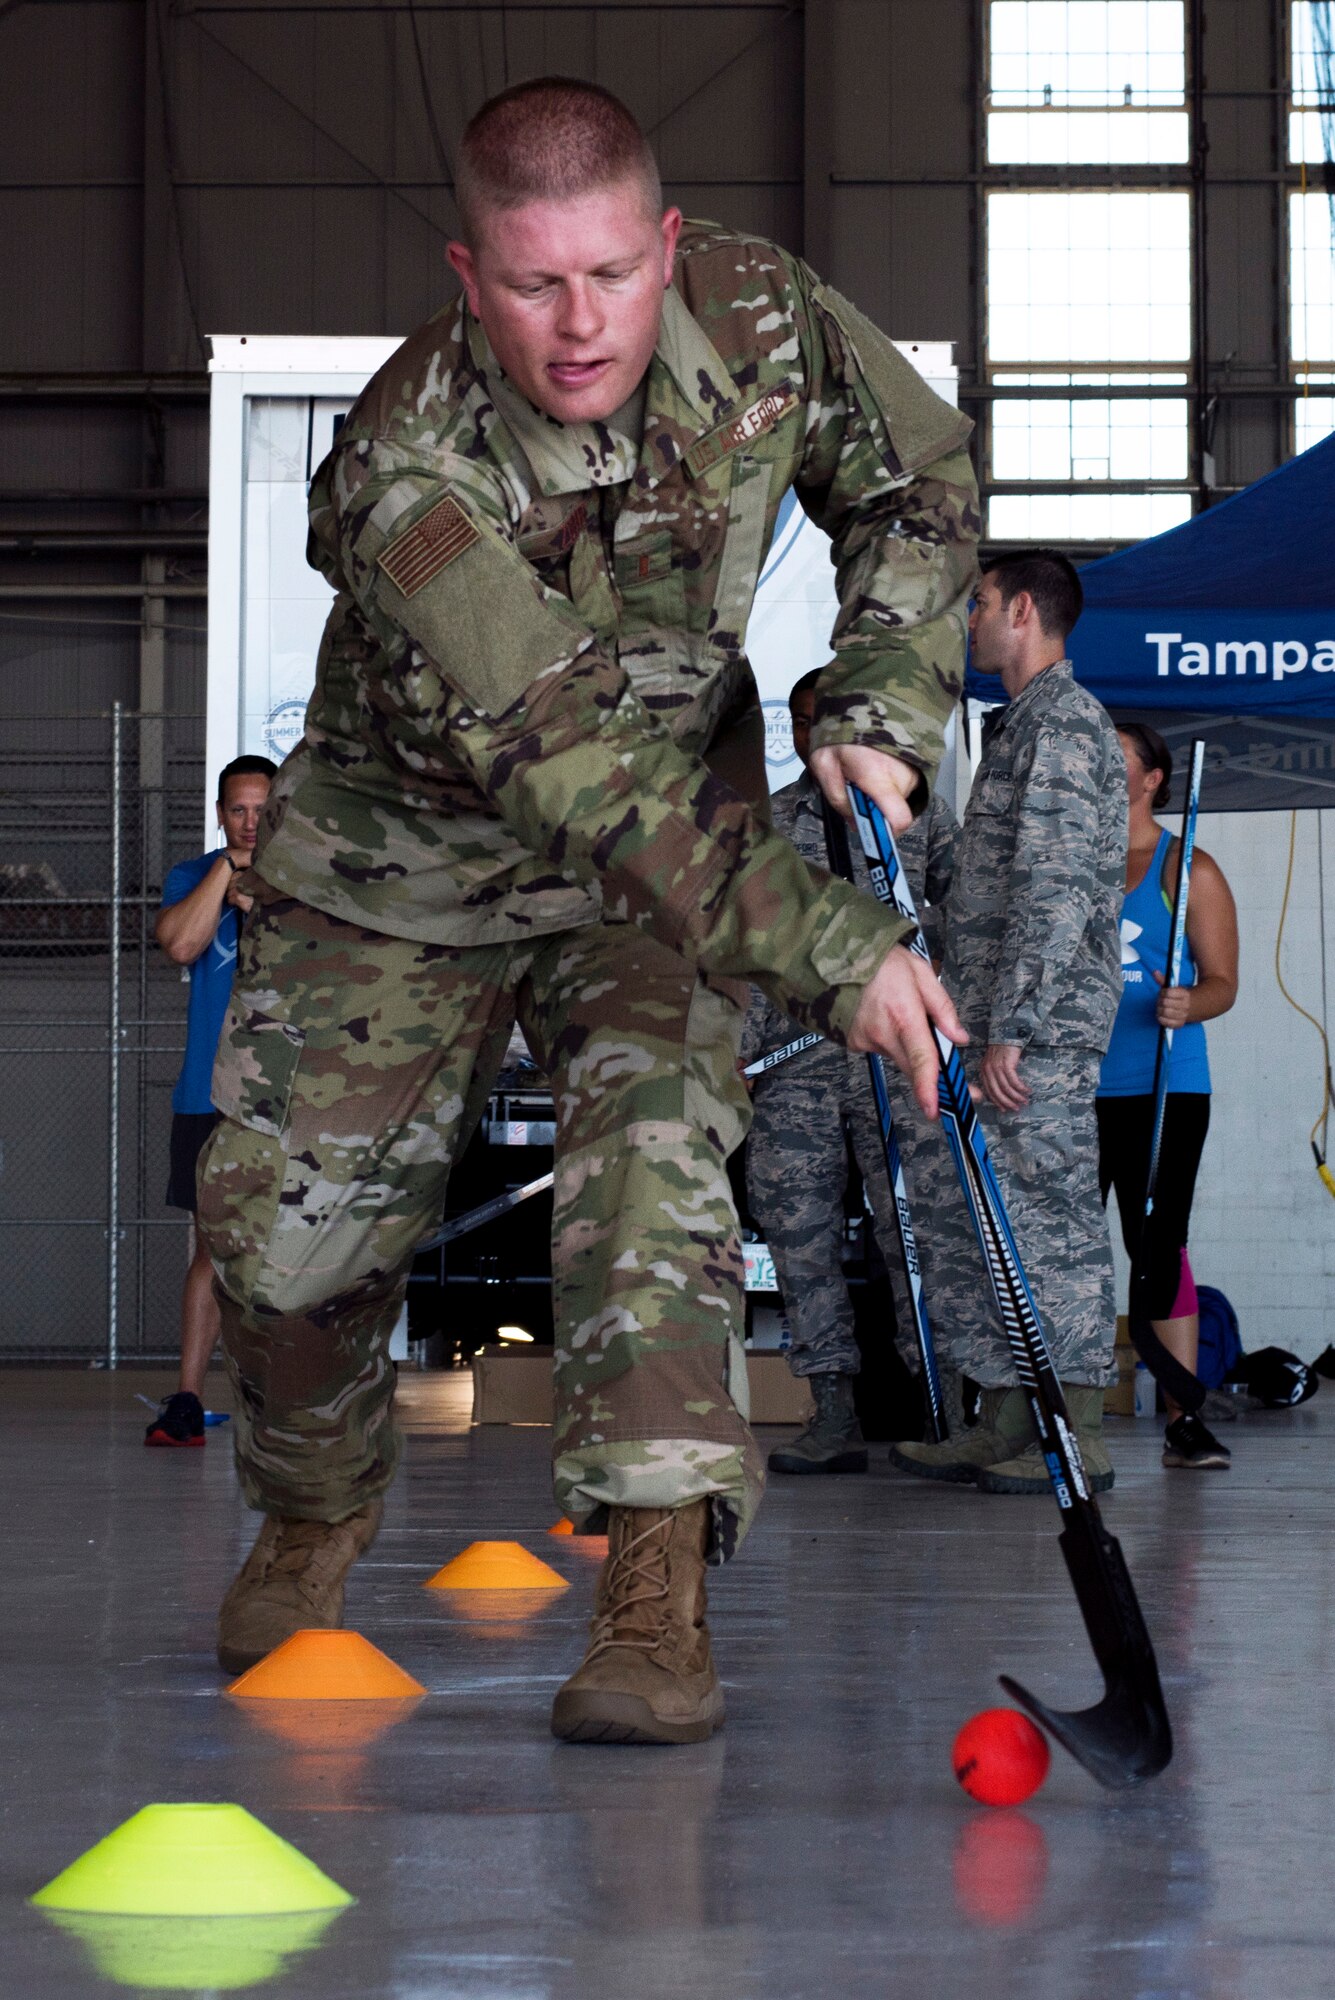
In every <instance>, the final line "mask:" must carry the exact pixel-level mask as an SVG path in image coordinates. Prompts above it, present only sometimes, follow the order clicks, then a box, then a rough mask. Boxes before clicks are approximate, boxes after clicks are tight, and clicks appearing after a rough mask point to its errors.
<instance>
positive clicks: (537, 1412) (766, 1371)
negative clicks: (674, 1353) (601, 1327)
mask: <svg viewBox="0 0 1335 2000" xmlns="http://www.w3.org/2000/svg"><path fill="white" fill-rule="evenodd" d="M746 1362H747V1375H748V1377H749V1379H750V1384H751V1421H752V1423H753V1424H804V1423H805V1422H806V1420H807V1417H808V1416H809V1415H810V1412H811V1391H810V1390H809V1389H808V1388H807V1385H806V1383H805V1382H800V1381H798V1380H797V1379H796V1378H795V1377H794V1376H793V1375H791V1374H790V1373H789V1370H788V1363H787V1361H786V1359H785V1358H784V1356H783V1355H782V1354H748V1355H747V1357H746ZM551 1421H552V1349H551V1348H550V1347H525V1348H523V1349H522V1350H521V1351H516V1350H515V1349H514V1348H513V1347H506V1346H504V1345H498V1346H494V1347H482V1348H479V1349H478V1351H477V1353H476V1354H475V1355H474V1356H473V1422H474V1423H475V1424H550V1423H551Z"/></svg>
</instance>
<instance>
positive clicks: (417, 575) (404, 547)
mask: <svg viewBox="0 0 1335 2000" xmlns="http://www.w3.org/2000/svg"><path fill="white" fill-rule="evenodd" d="M480 539H481V537H480V536H479V534H478V531H477V529H476V528H475V527H474V526H473V523H472V522H471V521H470V520H469V518H468V516H467V514H465V512H464V510H463V508H462V507H461V506H459V504H458V502H457V501H455V500H451V499H448V498H446V499H444V500H439V501H437V503H436V505H435V506H434V507H433V508H432V509H431V512H430V513H429V514H423V516H422V518H421V520H420V521H416V522H414V523H413V526H412V527H411V528H409V530H408V532H407V534H405V535H400V536H399V537H398V539H397V541H393V542H391V543H390V544H389V546H388V548H386V549H384V550H382V552H381V554H380V557H379V563H380V567H381V569H382V570H384V572H385V575H386V576H387V577H388V578H389V580H390V582H391V583H392V584H394V585H395V586H396V587H397V589H399V590H400V591H401V592H402V593H403V595H404V596H405V597H415V596H416V595H417V592H418V591H419V590H421V589H422V587H423V585H424V584H428V583H430V581H431V579H432V577H433V576H439V575H440V572H441V571H442V570H443V569H444V568H445V565H446V564H447V563H452V562H453V561H454V558H455V557H456V556H461V555H462V554H463V552H464V550H465V549H467V548H471V547H472V545H473V543H474V542H476V541H479V540H480Z"/></svg>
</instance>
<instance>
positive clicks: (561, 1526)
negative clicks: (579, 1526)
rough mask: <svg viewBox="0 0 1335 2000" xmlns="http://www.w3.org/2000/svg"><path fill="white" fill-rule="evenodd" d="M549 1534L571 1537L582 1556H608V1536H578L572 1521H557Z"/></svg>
mask: <svg viewBox="0 0 1335 2000" xmlns="http://www.w3.org/2000/svg"><path fill="white" fill-rule="evenodd" d="M547 1533H548V1534H549V1535H569V1536H571V1538H572V1539H573V1541H574V1545H575V1547H576V1548H577V1549H578V1550H579V1552H580V1554H581V1555H582V1556H599V1557H602V1556H605V1555H606V1554H607V1537H606V1535H577V1534H576V1533H575V1528H574V1523H573V1522H571V1521H557V1522H555V1523H554V1525H553V1526H552V1527H550V1528H548V1530H547Z"/></svg>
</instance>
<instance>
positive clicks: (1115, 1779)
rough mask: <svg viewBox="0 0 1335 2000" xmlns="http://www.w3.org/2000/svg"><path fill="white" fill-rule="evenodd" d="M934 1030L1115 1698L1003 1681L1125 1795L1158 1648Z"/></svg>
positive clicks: (1151, 1738)
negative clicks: (1077, 1701) (1050, 1703)
mask: <svg viewBox="0 0 1335 2000" xmlns="http://www.w3.org/2000/svg"><path fill="white" fill-rule="evenodd" d="M849 795H850V799H851V802H852V805H853V810H854V818H855V821H856V823H857V827H858V832H859V835H860V836H861V839H862V845H863V851H864V852H865V854H866V856H867V861H868V868H869V872H870V875H871V882H872V888H873V890H874V892H875V894H876V895H877V897H878V899H879V900H880V901H882V902H884V903H886V904H889V905H891V906H892V907H894V908H895V909H897V910H898V911H899V912H900V914H901V915H902V916H904V917H905V918H906V919H907V920H908V921H909V922H911V923H913V924H914V925H915V926H916V924H917V913H916V911H915V910H914V908H913V899H912V896H911V895H910V893H909V890H908V886H907V883H906V882H905V880H904V875H903V870H902V868H901V866H900V862H899V856H898V854H897V852H896V850H895V844H894V839H893V837H892V835H891V833H890V829H889V827H888V826H887V824H886V822H885V820H884V818H883V817H882V815H881V813H880V811H879V810H878V808H877V807H876V806H875V805H874V804H873V803H872V802H871V801H870V800H869V799H867V798H865V797H864V796H863V794H862V793H861V792H859V791H857V790H856V789H855V788H853V787H852V786H850V787H849ZM920 937H921V934H920V933H919V935H918V937H915V938H914V939H913V941H912V942H913V947H914V948H918V947H919V946H920ZM934 1033H935V1041H936V1048H937V1056H938V1059H939V1061H940V1064H941V1072H940V1081H939V1099H940V1108H941V1114H942V1124H943V1126H944V1128H945V1134H946V1138H947V1140H948V1141H949V1144H950V1150H951V1153H952V1155H953V1157H954V1160H955V1166H956V1170H957V1172H958V1174H959V1179H960V1185H961V1189H962V1192H963V1194H964V1197H965V1201H966V1203H967V1204H968V1207H969V1212H970V1216H971V1219H972V1221H973V1225H974V1229H975V1232H976V1234H977V1237H978V1242H979V1247H980V1249H981V1251H982V1254H983V1261H984V1264H985V1266H986V1268H987V1271H988V1275H989V1278H990V1279H991V1282H992V1287H993V1291H994V1294H995V1297H996V1304H997V1311H998V1313H999V1314H1000V1317H1001V1321H1002V1325H1003V1327H1004V1329H1005V1334H1006V1339H1007V1342H1008V1344H1009V1346H1010V1349H1011V1353H1012V1357H1013V1360H1014V1363H1015V1367H1016V1371H1017V1374H1018V1378H1019V1381H1020V1383H1021V1385H1022V1387H1023V1389H1024V1392H1025V1395H1026V1397H1027V1399H1028V1402H1029V1408H1030V1413H1031V1416H1032V1419H1033V1424H1034V1430H1035V1433H1036V1436H1037V1438H1038V1440H1039V1443H1040V1449H1041V1451H1042V1454H1043V1458H1044V1461H1045V1463H1046V1465H1047V1468H1048V1474H1049V1478H1050V1480H1051V1484H1052V1490H1053V1495H1054V1497H1055V1499H1056V1501H1057V1503H1058V1505H1059V1507H1060V1508H1061V1512H1062V1522H1063V1526H1062V1533H1061V1537H1060V1547H1061V1551H1062V1557H1063V1559H1064V1561H1065V1563H1066V1568H1067V1573H1068V1575H1069V1576H1070V1579H1071V1585H1072V1588H1073V1589H1074V1591H1075V1595H1076V1602H1077V1603H1078V1604H1079V1606H1080V1615H1081V1617H1082V1619H1083V1620H1084V1624H1085V1630H1086V1631H1087V1633H1088V1634H1089V1641H1090V1645H1091V1647H1092V1648H1093V1652H1094V1657H1095V1659H1096V1660H1097V1662H1098V1664H1099V1668H1100V1671H1101V1672H1102V1675H1103V1682H1104V1696H1103V1700H1102V1701H1100V1702H1097V1703H1096V1704H1095V1705H1094V1706H1093V1707H1092V1708H1088V1709H1084V1710H1077V1711H1071V1712H1068V1711H1064V1710H1059V1709H1050V1708H1048V1707H1047V1705H1046V1704H1045V1703H1043V1702H1040V1701H1038V1700H1037V1698H1036V1697H1035V1696H1033V1695H1032V1694H1030V1693H1029V1692H1028V1690H1027V1689H1025V1688H1023V1687H1021V1686H1020V1685H1019V1684H1018V1683H1017V1682H1016V1681H1014V1680H1012V1679H1011V1678H1010V1677H1009V1676H1006V1675H1003V1676H1002V1677H1001V1684H1002V1686H1003V1687H1004V1688H1005V1689H1006V1690H1007V1692H1008V1693H1010V1694H1012V1695H1014V1697H1015V1699H1016V1700H1017V1701H1019V1702H1020V1703H1021V1705H1022V1706H1023V1707H1024V1708H1026V1709H1027V1710H1028V1711H1029V1713H1030V1714H1031V1715H1032V1716H1033V1717H1034V1718H1035V1720H1036V1721H1038V1722H1041V1723H1042V1724H1043V1726H1044V1728H1046V1729H1048V1730H1049V1731H1050V1732H1051V1734H1052V1735H1053V1736H1054V1737H1055V1739H1056V1740H1057V1742H1058V1743H1060V1744H1061V1745H1062V1747H1063V1749H1065V1750H1067V1751H1069V1753H1070V1754H1071V1756H1073V1757H1074V1758H1075V1759H1076V1761H1077V1762H1078V1763H1079V1764H1082V1765H1083V1766H1084V1768H1085V1770H1087V1771H1088V1772H1089V1774H1090V1776H1091V1777H1092V1778H1094V1779H1095V1780H1096V1781H1097V1782H1098V1783H1099V1784H1101V1785H1105V1786H1107V1787H1108V1788H1109V1789H1110V1790H1114V1791H1120V1790H1125V1789H1127V1788H1128V1787H1130V1786H1133V1785H1138V1784H1141V1783H1143V1781H1144V1780H1145V1779H1146V1778H1151V1777H1153V1776H1154V1775H1155V1773H1156V1772H1158V1771H1162V1770H1163V1768H1164V1766H1165V1765H1166V1764H1167V1763H1168V1761H1169V1759H1170V1758H1171V1756H1172V1754H1173V1738H1172V1730H1171V1727H1170V1725H1169V1721H1168V1712H1167V1709H1166V1708H1165V1706H1164V1699H1163V1690H1162V1688H1161V1686H1160V1683H1159V1669H1158V1666H1157V1664H1156V1662H1155V1657H1154V1648H1153V1646H1152V1645H1151V1643H1150V1636H1149V1633H1148V1632H1147V1630H1146V1628H1145V1621H1144V1618H1143V1617H1142V1615H1141V1610H1140V1605H1139V1603H1138V1602H1137V1599H1136V1593H1135V1589H1134V1587H1133V1585H1132V1582H1131V1578H1130V1575H1129V1573H1128V1571H1127V1567H1126V1561H1125V1558H1124V1557H1123V1555H1122V1551H1121V1548H1120V1546H1119V1545H1118V1543H1117V1541H1116V1540H1115V1539H1114V1537H1113V1536H1112V1535H1110V1534H1109V1533H1108V1531H1107V1529H1106V1528H1105V1527H1104V1525H1103V1520H1102V1517H1101V1515H1100V1513H1099V1508H1098V1502H1097V1500H1096V1499H1095V1498H1094V1495H1093V1493H1092V1492H1091V1491H1090V1488H1089V1483H1088V1480H1087V1479H1086V1476H1085V1471H1084V1467H1083V1464H1082V1463H1081V1458H1080V1448H1079V1444H1078V1442H1077V1441H1076V1438H1075V1436H1074V1433H1073V1431H1072V1428H1071V1424H1070V1418H1069V1415H1068V1413H1067V1409H1066V1402H1065V1398H1064V1397H1063V1395H1062V1390H1061V1384H1060V1382H1059V1381H1058V1380H1057V1375H1056V1371H1055V1369H1054V1368H1053V1365H1052V1357H1051V1355H1050V1353H1049V1351H1048V1345H1047V1340H1046V1338H1045V1337H1044V1333H1043V1327H1042V1322H1041V1320H1040V1317H1039V1314H1038V1308H1037V1306H1036V1305H1035V1303H1034V1298H1033V1293H1032V1292H1031V1290H1030V1287H1029V1282H1028V1279H1027V1278H1026V1276H1025V1273H1024V1267H1023V1264H1022V1262H1021V1258H1020V1253H1019V1249H1018V1246H1017V1245H1016V1242H1015V1238H1014V1235H1013V1233H1012V1231H1011V1226H1010V1220H1009V1217H1008V1215H1007V1213H1006V1204H1005V1201H1004V1199H1003V1197H1002V1193H1001V1188H1000V1186H999V1184H998V1182H997V1179H996V1174H995V1171H994V1169H993V1166H992V1163H991V1160H990V1158H989V1154H988V1147H987V1139H986V1135H985V1133H984V1131H983V1128H982V1124H981V1122H980V1120H979V1118H978V1116H977V1113H976V1111H975V1109H974V1105H973V1100H972V1097H971V1095H970V1091H969V1086H968V1081H967V1078H966V1076H965V1071H964V1064H963V1062H962V1060H961V1058H960V1053H959V1050H958V1049H957V1048H955V1046H954V1044H953V1043H952V1042H951V1041H950V1039H949V1037H948V1036H946V1035H944V1034H942V1033H941V1031H940V1030H939V1029H937V1030H935V1031H934Z"/></svg>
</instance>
